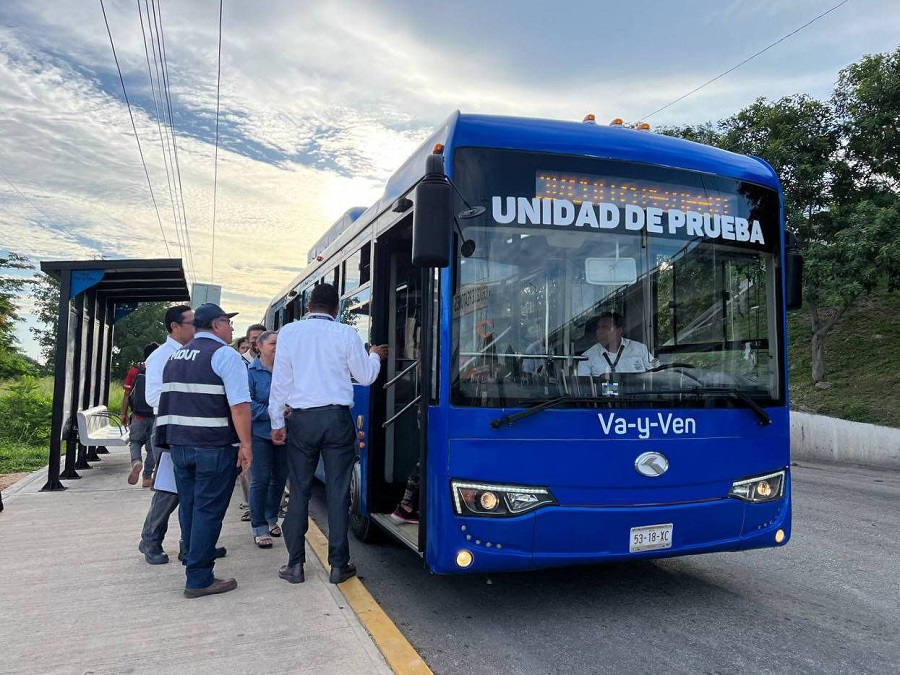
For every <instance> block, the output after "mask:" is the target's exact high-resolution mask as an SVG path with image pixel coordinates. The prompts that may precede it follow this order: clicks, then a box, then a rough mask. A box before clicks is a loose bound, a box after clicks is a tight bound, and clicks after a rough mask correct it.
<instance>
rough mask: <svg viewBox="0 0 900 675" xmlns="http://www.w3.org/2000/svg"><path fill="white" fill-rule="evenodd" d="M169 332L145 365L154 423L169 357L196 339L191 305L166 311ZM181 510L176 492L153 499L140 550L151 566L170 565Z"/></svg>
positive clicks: (157, 493) (157, 455)
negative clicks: (172, 520) (173, 522)
mask: <svg viewBox="0 0 900 675" xmlns="http://www.w3.org/2000/svg"><path fill="white" fill-rule="evenodd" d="M165 322H166V330H168V331H169V336H168V337H167V338H166V341H165V342H163V343H162V345H160V346H159V347H157V348H156V349H155V350H154V351H153V353H152V354H150V355H149V356H148V357H147V360H146V362H145V363H144V375H145V377H146V380H145V384H146V388H145V390H144V396H145V398H146V399H147V403H149V404H150V405H151V406H153V414H154V420H155V419H156V417H155V415H156V414H157V413H158V412H159V396H160V394H161V393H162V379H163V368H164V367H165V365H166V361H168V360H169V357H170V356H172V354H174V353H175V352H177V351H178V350H179V349H181V347H182V346H183V345H186V344H187V343H188V342H190V341H191V340H193V339H194V311H193V310H192V309H191V308H190V307H188V306H187V305H176V306H175V307H169V309H168V310H166V317H165ZM155 426H156V425H155V424H154V429H153V430H152V431H151V432H150V442H151V445H153V455H154V461H155V463H156V466H157V468H158V467H159V458H160V452H162V448H158V447H156V445H154V444H153V438H154V436H155V435H156V433H155V432H156V429H155ZM177 508H178V495H177V494H175V493H174V492H165V491H163V490H157V491H155V492H154V493H153V498H152V499H151V500H150V510H149V511H148V512H147V518H146V519H145V520H144V529H143V531H142V532H141V543H140V545H139V546H138V550H139V551H140V552H141V553H143V554H144V559H145V560H146V561H147V562H148V563H150V564H151V565H163V564H165V563H167V562H169V555H168V554H167V553H166V552H165V551H164V550H163V547H162V544H163V539H164V538H165V536H166V532H167V531H168V529H169V516H171V515H172V512H173V511H175V509H177Z"/></svg>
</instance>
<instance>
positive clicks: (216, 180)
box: [209, 0, 225, 283]
mask: <svg viewBox="0 0 900 675" xmlns="http://www.w3.org/2000/svg"><path fill="white" fill-rule="evenodd" d="M224 4H225V2H224V0H219V72H218V74H217V76H216V152H215V157H214V159H213V167H214V168H213V217H212V255H211V256H210V261H209V283H213V279H214V278H215V265H216V196H217V193H218V191H219V100H220V99H219V94H220V91H221V89H220V87H221V85H222V8H223V6H224Z"/></svg>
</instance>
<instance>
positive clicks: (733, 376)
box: [425, 148, 791, 573]
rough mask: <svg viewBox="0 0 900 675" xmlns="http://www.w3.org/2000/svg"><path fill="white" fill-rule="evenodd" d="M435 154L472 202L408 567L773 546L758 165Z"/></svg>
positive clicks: (524, 564)
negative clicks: (704, 169) (444, 401)
mask: <svg viewBox="0 0 900 675" xmlns="http://www.w3.org/2000/svg"><path fill="white" fill-rule="evenodd" d="M455 172H456V173H455V175H456V181H457V183H458V185H459V187H460V190H461V191H462V193H463V194H465V195H467V198H468V199H469V201H470V202H472V203H473V204H479V205H483V206H485V208H486V210H487V212H486V214H485V215H484V217H483V218H482V219H480V220H473V221H465V222H464V223H463V224H462V227H463V232H462V236H463V238H464V239H466V240H470V241H471V245H470V246H468V247H467V248H468V249H469V251H467V252H471V250H472V249H474V252H472V253H471V255H468V256H466V255H459V256H457V259H456V261H455V263H454V267H453V268H452V269H451V270H448V271H447V272H446V273H445V275H444V277H443V283H444V292H445V295H444V304H445V305H446V309H445V311H444V314H443V317H442V320H443V323H442V328H443V335H442V346H441V350H442V351H441V354H442V357H441V378H442V394H444V395H446V396H447V398H448V399H449V405H448V406H440V407H434V408H432V409H431V412H430V415H429V420H428V462H429V471H428V481H429V483H428V490H427V496H428V509H427V517H428V527H427V545H426V547H425V557H426V561H427V563H428V565H429V566H430V568H431V569H432V570H434V571H435V572H447V573H449V572H460V571H488V570H509V569H530V568H537V567H543V566H552V565H568V564H577V563H592V562H599V561H604V560H620V559H629V558H641V557H659V556H671V555H685V554H692V553H705V552H714V551H734V550H742V549H748V548H758V547H765V546H777V545H782V544H784V543H786V542H787V541H788V539H789V538H790V515H791V508H790V461H789V421H788V409H787V397H786V382H785V356H784V334H785V328H784V304H783V292H782V268H781V246H782V244H781V227H780V200H779V194H778V190H777V182H775V181H774V178H771V181H770V182H771V184H770V185H768V186H766V185H763V184H758V183H755V182H752V181H749V180H739V179H736V178H730V177H725V176H718V175H711V174H709V173H700V172H692V171H685V170H678V169H672V168H668V167H660V166H650V165H646V164H632V163H628V162H614V161H608V160H599V159H596V158H573V157H565V156H556V155H547V154H541V153H523V152H513V151H505V150H491V151H488V150H483V149H482V150H478V149H471V150H469V149H466V148H461V149H459V150H457V152H456V154H455ZM763 174H764V172H762V171H761V172H760V176H761V177H762V178H759V177H757V178H759V180H760V183H763V182H764V181H763V180H762V179H763V178H765V176H764V175H763Z"/></svg>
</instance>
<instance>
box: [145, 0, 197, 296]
mask: <svg viewBox="0 0 900 675" xmlns="http://www.w3.org/2000/svg"><path fill="white" fill-rule="evenodd" d="M152 6H153V20H154V26H156V25H157V24H156V20H157V12H158V14H159V16H158V19H159V24H158V26H157V32H156V39H157V44H158V46H159V54H160V58H161V62H162V76H163V80H162V81H163V91H165V94H166V98H165V102H166V110H167V111H168V116H169V133H170V134H171V135H172V152H173V154H174V161H175V177H176V179H177V181H178V194H179V198H180V200H181V218H182V222H183V223H184V238H185V241H186V242H187V250H188V256H189V258H190V265H191V269H192V270H193V271H194V272H193V274H194V280H195V281H196V280H197V266H196V264H195V263H194V248H193V246H191V233H190V230H189V229H188V222H187V208H186V207H185V205H184V187H183V186H182V183H181V163H180V162H179V161H178V142H177V141H178V139H177V134H176V133H175V113H174V112H173V108H172V96H171V93H170V88H169V62H168V57H167V55H166V33H165V30H164V29H163V19H162V6H157V3H156V0H152Z"/></svg>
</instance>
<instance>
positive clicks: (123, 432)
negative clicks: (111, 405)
mask: <svg viewBox="0 0 900 675" xmlns="http://www.w3.org/2000/svg"><path fill="white" fill-rule="evenodd" d="M118 420H119V417H118V416H117V415H114V414H112V413H110V412H109V409H108V408H107V407H106V406H105V405H98V406H94V407H93V408H87V409H85V410H79V411H78V440H79V441H80V442H81V444H82V445H85V446H93V447H105V446H108V445H128V429H127V428H126V427H123V426H122V425H121V423H120V422H119V421H118Z"/></svg>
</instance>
